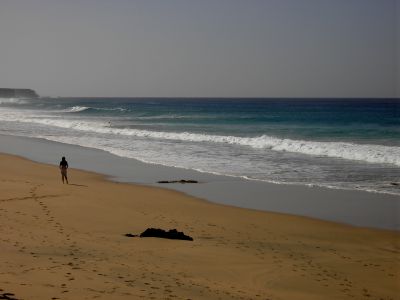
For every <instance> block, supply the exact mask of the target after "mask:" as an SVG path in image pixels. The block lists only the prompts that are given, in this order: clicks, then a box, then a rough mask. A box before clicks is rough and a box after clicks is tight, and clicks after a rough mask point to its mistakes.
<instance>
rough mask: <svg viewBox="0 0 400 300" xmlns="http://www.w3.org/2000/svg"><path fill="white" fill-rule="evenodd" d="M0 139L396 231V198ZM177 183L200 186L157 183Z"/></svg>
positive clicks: (11, 147)
mask: <svg viewBox="0 0 400 300" xmlns="http://www.w3.org/2000/svg"><path fill="white" fill-rule="evenodd" d="M0 141H2V143H0V152H3V153H8V154H13V155H17V156H21V157H25V158H27V159H30V160H33V161H37V162H42V163H49V164H53V165H54V164H57V163H58V161H59V159H60V157H61V156H63V155H64V156H66V157H67V160H68V161H69V163H70V165H71V167H73V168H78V169H82V170H86V171H92V172H95V173H99V174H104V175H105V176H106V177H108V178H109V179H110V180H113V181H117V182H126V183H133V184H135V183H136V184H143V185H147V186H155V187H161V188H165V189H169V190H177V191H180V192H183V193H185V194H188V195H191V196H194V197H197V198H201V199H204V200H206V201H210V202H212V203H219V204H224V205H228V206H235V207H242V208H250V209H255V210H261V211H270V212H278V213H284V214H292V215H299V216H305V217H311V218H316V219H320V220H326V221H332V222H337V223H344V224H350V225H354V226H359V227H369V228H380V229H389V230H400V196H397V195H389V194H380V193H371V192H366V191H350V190H340V189H329V188H324V187H306V186H297V185H288V184H274V183H268V182H260V181H252V180H245V179H242V178H236V177H230V176H223V175H214V174H209V173H202V172H198V171H194V170H187V169H180V168H174V167H167V166H162V165H153V164H146V163H143V162H140V161H137V160H135V159H130V158H123V157H119V156H116V155H113V154H110V153H108V152H105V151H103V150H99V149H92V148H86V147H81V146H77V145H70V144H63V143H59V142H53V141H49V140H45V139H38V138H28V137H16V136H9V135H0ZM32 149H33V150H32ZM179 179H193V180H197V181H199V183H198V184H180V183H172V184H157V183H156V182H157V181H160V180H179ZM249 195H250V197H249Z"/></svg>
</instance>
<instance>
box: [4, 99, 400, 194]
mask: <svg viewBox="0 0 400 300" xmlns="http://www.w3.org/2000/svg"><path fill="white" fill-rule="evenodd" d="M0 126H1V127H0V133H4V134H10V135H20V136H31V137H39V138H45V139H48V140H54V141H60V142H64V143H70V144H77V145H81V146H86V147H93V148H97V149H102V150H105V151H108V152H111V153H114V154H116V155H119V156H124V157H129V158H135V159H138V160H141V161H145V162H149V163H155V164H163V165H168V166H176V167H181V168H188V169H196V170H200V171H202V172H209V173H217V174H224V175H230V176H238V177H244V178H248V179H253V180H264V181H269V182H276V183H292V184H306V185H320V186H327V187H331V188H344V189H362V190H368V191H377V192H383V193H394V194H400V189H399V186H398V185H396V183H398V182H399V181H400V101H399V100H398V99H357V100H351V99H312V100H311V99H160V98H156V99H150V98H146V99H138V98H133V99H127V98H122V99H118V98H93V99H91V98H57V99H54V98H52V99H50V98H41V99H31V100H30V99H0Z"/></svg>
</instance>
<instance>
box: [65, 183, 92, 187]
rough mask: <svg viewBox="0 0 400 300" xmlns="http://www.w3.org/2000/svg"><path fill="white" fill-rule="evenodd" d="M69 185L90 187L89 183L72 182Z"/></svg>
mask: <svg viewBox="0 0 400 300" xmlns="http://www.w3.org/2000/svg"><path fill="white" fill-rule="evenodd" d="M69 185H74V186H83V187H88V186H87V185H84V184H76V183H70V184H69Z"/></svg>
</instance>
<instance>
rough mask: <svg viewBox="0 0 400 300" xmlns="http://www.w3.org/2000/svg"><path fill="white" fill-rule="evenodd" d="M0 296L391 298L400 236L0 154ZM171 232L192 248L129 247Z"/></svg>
mask: <svg viewBox="0 0 400 300" xmlns="http://www.w3.org/2000/svg"><path fill="white" fill-rule="evenodd" d="M0 166H1V170H2V171H1V173H0V224H1V225H0V247H1V249H2V255H1V256H0V265H1V266H2V267H1V270H0V296H1V295H2V294H4V293H7V292H9V293H14V294H15V296H14V297H15V298H17V299H41V300H42V299H138V298H143V299H398V295H399V294H400V288H399V286H400V285H399V283H400V233H399V232H395V231H388V230H379V229H366V228H358V227H352V226H349V225H342V224H337V223H333V222H326V221H319V220H315V219H310V218H306V217H297V216H291V215H285V214H278V213H268V212H262V211H255V210H250V209H243V208H236V207H230V206H226V205H221V204H212V203H210V202H207V201H203V200H200V199H198V198H194V197H191V196H188V195H185V194H182V193H180V192H177V191H171V190H165V189H160V188H156V187H148V186H139V185H132V184H124V183H116V182H111V181H108V180H106V179H105V178H104V177H103V176H101V175H98V174H95V173H90V172H83V171H79V170H76V169H71V170H70V171H69V177H70V183H71V184H70V185H66V184H65V185H63V184H62V183H61V180H60V174H59V170H58V168H57V166H54V165H46V164H39V163H35V162H32V161H28V160H25V159H22V158H19V157H15V156H10V155H4V154H2V155H0ZM147 227H159V228H163V229H172V228H176V229H178V230H179V231H183V232H184V233H185V234H188V235H190V236H192V237H193V238H194V241H193V242H190V241H177V240H166V239H158V238H128V237H125V236H124V234H126V233H134V234H138V233H140V232H142V231H144V230H145V229H146V228H147Z"/></svg>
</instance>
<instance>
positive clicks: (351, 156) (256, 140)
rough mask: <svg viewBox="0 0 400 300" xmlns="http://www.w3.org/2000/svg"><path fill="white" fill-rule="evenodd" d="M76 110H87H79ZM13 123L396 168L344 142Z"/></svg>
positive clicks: (395, 157) (398, 161)
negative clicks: (335, 159)
mask: <svg viewBox="0 0 400 300" xmlns="http://www.w3.org/2000/svg"><path fill="white" fill-rule="evenodd" d="M79 109H82V110H84V109H87V108H85V107H79ZM15 121H20V122H21V121H22V122H32V123H38V124H43V125H48V126H56V127H61V128H68V129H72V130H78V131H86V132H91V133H101V134H112V135H123V136H135V137H139V138H153V139H161V140H175V141H182V142H185V141H186V142H206V143H224V144H231V145H238V146H246V147H251V148H254V149H260V150H263V149H266V150H273V151H281V152H292V153H300V154H305V155H312V156H320V157H331V158H339V159H347V160H356V161H364V162H368V163H379V164H392V165H396V166H400V147H395V146H384V145H370V144H355V143H348V142H320V141H306V140H293V139H285V138H277V137H273V136H268V135H262V136H257V137H240V136H223V135H209V134H199V133H189V132H163V131H150V130H140V129H130V128H115V127H112V126H110V124H107V123H105V122H85V121H82V122H81V121H69V120H61V119H45V118H24V119H21V118H18V119H15Z"/></svg>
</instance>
